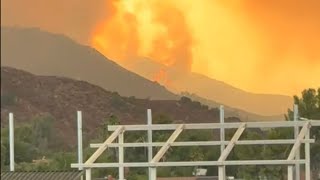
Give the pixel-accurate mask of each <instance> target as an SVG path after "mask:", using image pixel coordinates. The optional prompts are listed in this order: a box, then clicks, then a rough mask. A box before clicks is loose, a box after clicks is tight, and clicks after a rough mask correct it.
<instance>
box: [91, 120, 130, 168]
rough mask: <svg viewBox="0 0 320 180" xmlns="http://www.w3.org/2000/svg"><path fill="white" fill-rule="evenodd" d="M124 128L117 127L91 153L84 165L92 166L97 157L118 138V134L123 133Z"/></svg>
mask: <svg viewBox="0 0 320 180" xmlns="http://www.w3.org/2000/svg"><path fill="white" fill-rule="evenodd" d="M123 131H124V127H123V126H119V127H118V128H117V129H116V130H115V131H114V132H113V133H112V134H111V135H110V136H109V137H108V139H107V140H106V141H105V142H104V143H103V144H102V145H101V146H100V147H99V148H98V149H97V150H96V152H94V153H93V155H92V156H91V157H90V158H89V159H88V160H87V161H86V162H85V164H92V163H94V162H95V161H96V160H97V159H98V157H99V156H100V155H101V154H102V153H103V152H104V151H105V150H106V149H107V148H108V145H110V144H111V143H112V142H113V141H114V140H115V139H116V138H117V137H118V136H119V134H121V133H123Z"/></svg>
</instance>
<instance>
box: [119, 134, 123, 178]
mask: <svg viewBox="0 0 320 180" xmlns="http://www.w3.org/2000/svg"><path fill="white" fill-rule="evenodd" d="M123 134H124V132H121V133H120V134H119V136H118V140H119V145H120V146H119V164H123V159H124V153H123ZM119 180H124V167H123V166H119Z"/></svg>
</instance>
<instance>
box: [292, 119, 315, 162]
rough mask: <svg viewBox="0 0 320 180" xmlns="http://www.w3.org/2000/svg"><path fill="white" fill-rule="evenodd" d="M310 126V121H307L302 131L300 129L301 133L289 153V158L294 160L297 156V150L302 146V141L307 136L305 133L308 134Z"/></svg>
mask: <svg viewBox="0 0 320 180" xmlns="http://www.w3.org/2000/svg"><path fill="white" fill-rule="evenodd" d="M310 127H311V124H310V122H306V123H305V124H304V125H303V127H302V129H301V131H300V133H299V135H298V137H297V140H296V142H295V143H294V145H293V147H292V149H291V151H290V154H289V156H288V159H287V160H293V158H294V156H295V154H296V152H297V149H298V148H299V147H300V145H301V142H302V140H303V138H304V137H305V135H306V134H307V132H308V131H309V129H310Z"/></svg>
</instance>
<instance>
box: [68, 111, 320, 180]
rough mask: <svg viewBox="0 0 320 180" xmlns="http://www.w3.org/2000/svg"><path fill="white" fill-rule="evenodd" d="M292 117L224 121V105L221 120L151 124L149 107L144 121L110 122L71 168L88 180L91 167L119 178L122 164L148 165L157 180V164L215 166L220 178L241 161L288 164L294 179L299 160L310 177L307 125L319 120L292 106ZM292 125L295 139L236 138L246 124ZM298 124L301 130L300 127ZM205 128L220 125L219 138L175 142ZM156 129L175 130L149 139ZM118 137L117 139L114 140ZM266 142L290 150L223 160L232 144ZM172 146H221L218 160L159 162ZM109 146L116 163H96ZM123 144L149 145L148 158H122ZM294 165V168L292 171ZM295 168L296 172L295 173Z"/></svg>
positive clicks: (246, 126)
mask: <svg viewBox="0 0 320 180" xmlns="http://www.w3.org/2000/svg"><path fill="white" fill-rule="evenodd" d="M294 110H295V111H294V121H278V122H236V123H224V110H223V106H221V107H220V123H195V124H152V115H151V110H150V109H148V111H147V117H148V124H147V125H111V126H108V130H109V131H113V133H112V134H111V135H110V136H109V137H108V138H107V139H106V141H105V142H103V143H102V144H91V145H90V146H91V147H92V148H98V149H97V150H96V151H95V152H94V153H93V155H92V156H91V157H90V158H89V159H88V160H87V161H86V162H85V163H82V162H81V161H80V163H74V164H71V167H73V168H84V169H85V172H86V180H91V169H92V168H110V167H118V168H119V179H120V180H123V179H124V178H125V177H124V167H148V169H149V180H156V178H157V167H165V166H218V175H219V180H225V179H226V172H225V166H233V165H236V166H240V165H287V167H288V171H287V172H288V176H287V177H288V180H293V178H294V177H295V179H296V180H298V179H299V178H300V164H304V165H305V178H306V180H310V143H314V142H315V140H314V139H310V133H309V132H310V128H311V127H312V126H320V121H319V120H304V121H298V112H297V108H296V106H295V108H294ZM280 127H293V128H294V130H295V131H294V132H295V139H276V140H274V139H273V140H242V141H240V140H239V138H240V136H241V135H242V133H243V132H244V130H245V129H247V128H280ZM233 128H236V129H237V131H236V132H235V133H234V135H233V137H232V138H231V140H230V141H226V140H225V131H224V130H225V129H233ZM300 128H301V130H300ZM189 129H191V130H195V129H198V130H204V129H211V130H213V129H219V130H220V141H196V142H195V141H192V142H175V140H176V139H177V137H178V136H179V134H181V132H182V131H183V130H189ZM158 130H173V131H174V132H173V133H172V134H171V136H170V137H169V138H168V140H167V141H166V142H152V132H153V131H158ZM125 131H147V132H148V142H142V143H124V132H125ZM116 138H118V143H113V141H114V140H115V139H116ZM302 143H304V144H305V157H304V159H300V148H301V144H302ZM265 144H269V145H270V144H293V147H292V149H291V152H290V154H289V156H288V157H287V159H275V160H226V159H227V157H228V155H229V153H230V152H231V150H232V149H233V147H234V146H235V145H265ZM155 146H158V147H161V149H160V150H159V151H158V152H157V153H156V154H155V155H154V156H153V152H152V151H153V150H152V147H155ZM173 146H220V147H221V154H220V157H219V159H218V160H217V161H179V162H159V160H160V159H161V158H162V157H163V155H164V154H165V153H166V151H167V150H168V149H169V148H170V147H173ZM109 147H116V148H118V152H119V159H118V160H119V162H118V163H95V161H96V160H97V158H98V157H99V156H100V155H101V154H102V153H103V152H104V151H105V150H106V149H107V148H109ZM126 147H148V162H130V163H129V162H127V163H125V162H124V148H126ZM294 167H295V171H294ZM294 172H295V173H294Z"/></svg>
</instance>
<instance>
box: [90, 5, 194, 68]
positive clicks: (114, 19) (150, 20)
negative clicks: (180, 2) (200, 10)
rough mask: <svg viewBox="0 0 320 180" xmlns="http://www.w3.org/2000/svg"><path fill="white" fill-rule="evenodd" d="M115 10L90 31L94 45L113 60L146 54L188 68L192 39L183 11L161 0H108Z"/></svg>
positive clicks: (176, 66)
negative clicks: (93, 30) (95, 29)
mask: <svg viewBox="0 0 320 180" xmlns="http://www.w3.org/2000/svg"><path fill="white" fill-rule="evenodd" d="M108 3H109V4H108V6H109V7H113V8H115V9H116V10H115V11H114V13H113V14H109V16H108V17H107V20H106V21H105V22H104V23H103V24H101V25H100V26H98V28H97V31H95V32H94V33H93V44H94V45H95V46H97V47H98V48H99V49H100V50H101V51H102V52H104V53H105V54H106V55H107V56H109V57H111V58H112V59H117V60H119V61H122V62H123V63H125V64H126V63H131V61H132V60H133V59H134V58H138V57H148V58H150V59H153V60H154V61H157V62H159V63H161V64H163V65H166V66H170V67H174V68H176V69H179V70H183V71H188V72H190V71H191V59H192V54H191V53H192V52H191V48H192V38H191V34H190V32H188V29H189V28H188V26H187V24H186V19H185V16H184V14H183V12H182V11H180V10H179V9H177V8H176V7H175V6H174V5H173V4H172V3H169V2H164V1H161V2H160V1H153V0H150V1H112V0H110V1H108Z"/></svg>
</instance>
